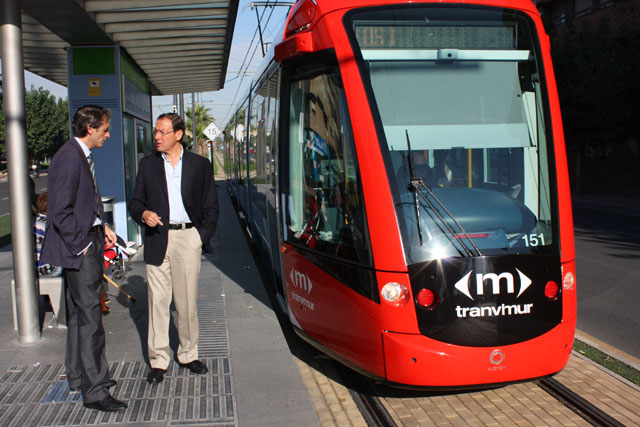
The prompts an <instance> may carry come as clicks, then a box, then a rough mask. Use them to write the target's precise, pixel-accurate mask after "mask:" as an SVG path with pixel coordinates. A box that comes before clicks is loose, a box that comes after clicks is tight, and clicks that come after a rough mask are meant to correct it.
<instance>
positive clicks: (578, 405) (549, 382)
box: [538, 378, 624, 427]
mask: <svg viewBox="0 0 640 427" xmlns="http://www.w3.org/2000/svg"><path fill="white" fill-rule="evenodd" d="M538 385H539V386H540V388H542V389H543V390H544V391H546V392H547V393H549V394H550V395H551V396H553V397H555V398H556V399H558V400H559V401H560V402H562V403H563V404H564V406H566V407H567V408H569V409H571V410H572V411H573V412H575V413H576V414H578V415H580V416H581V417H582V418H583V419H585V420H586V421H587V422H589V423H590V424H591V425H594V426H603V427H624V424H623V423H621V422H619V421H618V420H616V419H615V418H613V417H612V416H610V415H609V414H607V413H606V412H604V411H603V410H602V409H600V408H598V407H596V406H595V405H593V404H592V403H590V402H588V401H587V400H586V399H584V398H583V397H581V396H580V395H578V394H577V393H575V392H573V391H571V390H570V389H569V388H568V387H567V386H565V385H563V384H562V383H560V382H559V381H558V380H556V379H554V378H545V379H543V380H539V381H538Z"/></svg>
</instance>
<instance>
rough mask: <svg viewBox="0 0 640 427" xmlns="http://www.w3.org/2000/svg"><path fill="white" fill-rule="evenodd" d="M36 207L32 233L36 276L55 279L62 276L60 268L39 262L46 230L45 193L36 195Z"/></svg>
mask: <svg viewBox="0 0 640 427" xmlns="http://www.w3.org/2000/svg"><path fill="white" fill-rule="evenodd" d="M36 207H37V208H38V213H37V215H36V218H35V220H34V224H33V231H34V233H35V239H36V263H37V268H38V275H39V276H41V277H57V276H61V275H62V267H59V266H56V265H51V264H44V263H42V262H40V251H41V250H42V242H44V234H45V230H46V228H47V193H46V192H44V193H42V194H40V195H38V197H37V199H36Z"/></svg>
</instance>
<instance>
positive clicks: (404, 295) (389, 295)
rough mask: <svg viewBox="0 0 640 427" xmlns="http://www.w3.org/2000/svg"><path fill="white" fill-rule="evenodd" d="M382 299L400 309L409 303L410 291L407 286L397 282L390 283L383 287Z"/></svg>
mask: <svg viewBox="0 0 640 427" xmlns="http://www.w3.org/2000/svg"><path fill="white" fill-rule="evenodd" d="M380 295H381V296H382V299H383V300H385V301H386V302H387V303H389V304H391V305H393V306H395V307H400V306H402V305H405V304H406V303H407V302H408V301H409V289H407V287H406V286H404V285H403V284H400V283H396V282H389V283H387V284H386V285H384V286H383V287H382V290H381V291H380Z"/></svg>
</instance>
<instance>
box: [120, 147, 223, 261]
mask: <svg viewBox="0 0 640 427" xmlns="http://www.w3.org/2000/svg"><path fill="white" fill-rule="evenodd" d="M181 192H182V203H183V204H184V207H185V209H186V211H187V214H189V218H191V222H193V224H194V225H195V227H196V229H197V230H198V233H200V239H201V240H202V247H203V249H204V251H205V252H213V249H212V248H211V244H210V243H209V241H210V240H211V237H213V234H214V233H215V231H216V225H217V223H218V213H219V207H218V194H217V192H216V184H215V181H214V178H213V168H212V166H211V162H210V161H209V160H207V159H206V158H204V157H202V156H199V155H197V154H193V153H191V152H188V151H186V150H184V155H183V157H182V185H181ZM145 210H150V211H153V212H155V213H156V214H158V216H160V218H161V219H162V223H163V225H162V226H157V227H147V226H146V225H145V224H144V223H143V222H142V212H144V211H145ZM129 213H130V214H131V217H132V218H133V219H134V220H135V221H136V222H137V223H138V224H140V225H141V226H142V227H143V229H144V262H145V263H147V264H151V265H160V264H162V260H163V259H164V256H165V254H166V252H167V242H168V240H169V194H168V192H167V178H166V175H165V172H164V159H163V158H162V154H161V153H155V154H152V155H150V156H147V157H145V158H144V159H142V160H141V161H140V164H139V167H138V176H137V177H136V186H135V188H134V190H133V196H132V197H131V200H130V201H129Z"/></svg>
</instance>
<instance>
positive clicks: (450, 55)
mask: <svg viewBox="0 0 640 427" xmlns="http://www.w3.org/2000/svg"><path fill="white" fill-rule="evenodd" d="M457 59H458V49H438V61H455V60H457Z"/></svg>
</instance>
